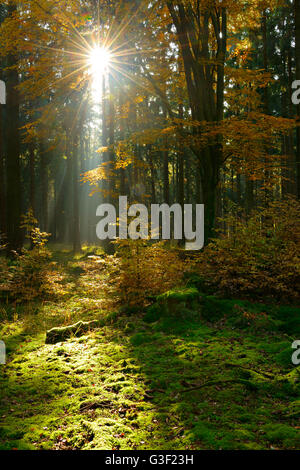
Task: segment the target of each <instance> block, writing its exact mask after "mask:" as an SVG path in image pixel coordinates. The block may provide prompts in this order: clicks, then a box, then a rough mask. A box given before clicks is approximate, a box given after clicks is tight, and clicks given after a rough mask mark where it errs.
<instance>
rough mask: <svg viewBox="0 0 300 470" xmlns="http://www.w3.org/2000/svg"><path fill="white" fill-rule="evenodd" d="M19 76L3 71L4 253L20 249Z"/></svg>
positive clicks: (10, 61) (14, 71)
mask: <svg viewBox="0 0 300 470" xmlns="http://www.w3.org/2000/svg"><path fill="white" fill-rule="evenodd" d="M8 12H9V15H12V14H14V13H15V12H16V7H15V5H13V4H12V3H9V6H8ZM16 63H17V58H16V57H15V56H13V55H9V56H8V61H7V65H8V67H14V66H15V65H16ZM18 84H19V75H18V70H17V69H16V68H13V69H12V68H10V69H9V70H8V71H7V82H6V85H7V105H6V106H7V115H6V131H5V135H6V138H7V160H6V182H7V194H6V201H7V241H8V251H9V252H11V250H15V251H19V250H20V249H21V247H22V230H21V227H20V224H21V178H20V135H19V128H20V116H19V107H20V104H19V92H18V90H17V86H18Z"/></svg>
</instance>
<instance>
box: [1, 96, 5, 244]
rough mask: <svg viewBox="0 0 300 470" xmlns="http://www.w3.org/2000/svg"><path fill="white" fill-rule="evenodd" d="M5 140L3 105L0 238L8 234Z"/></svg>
mask: <svg viewBox="0 0 300 470" xmlns="http://www.w3.org/2000/svg"><path fill="white" fill-rule="evenodd" d="M3 138H4V132H3V109H2V105H0V236H2V235H5V234H6V200H5V158H4V145H3V140H4V139H3Z"/></svg>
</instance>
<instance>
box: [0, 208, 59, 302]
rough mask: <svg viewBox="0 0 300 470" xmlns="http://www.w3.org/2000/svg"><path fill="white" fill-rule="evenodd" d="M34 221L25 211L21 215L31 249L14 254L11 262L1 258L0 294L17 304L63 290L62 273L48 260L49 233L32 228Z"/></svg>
mask: <svg viewBox="0 0 300 470" xmlns="http://www.w3.org/2000/svg"><path fill="white" fill-rule="evenodd" d="M36 223H37V220H36V219H35V218H34V217H33V212H32V210H29V211H28V213H27V214H26V215H25V216H23V220H22V228H25V229H26V236H27V238H28V239H29V240H30V242H31V245H32V246H33V249H31V250H27V249H23V251H22V253H14V255H15V259H14V261H13V262H9V261H8V260H6V259H4V258H3V259H1V264H2V266H1V268H2V269H1V275H0V294H1V293H2V294H5V295H6V296H7V297H8V298H10V299H11V300H14V301H16V302H18V303H20V302H28V301H30V300H33V299H36V298H39V299H41V298H47V297H49V296H50V295H51V296H53V295H54V296H55V295H59V294H63V293H64V291H63V290H62V288H61V286H60V285H59V282H61V281H62V279H63V276H61V274H60V273H59V272H57V271H56V270H55V269H54V268H55V263H53V262H51V253H50V251H49V250H48V249H47V247H46V243H47V240H48V237H49V234H48V233H45V232H41V230H40V229H39V228H38V227H35V224H36Z"/></svg>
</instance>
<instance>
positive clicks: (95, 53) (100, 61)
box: [89, 47, 111, 75]
mask: <svg viewBox="0 0 300 470" xmlns="http://www.w3.org/2000/svg"><path fill="white" fill-rule="evenodd" d="M110 61H111V54H110V52H109V50H108V49H106V48H105V47H95V48H94V49H92V50H91V52H90V55H89V64H90V66H91V70H92V73H93V75H104V74H105V73H106V72H107V70H108V68H109V65H110Z"/></svg>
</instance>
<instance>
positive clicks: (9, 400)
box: [0, 254, 299, 450]
mask: <svg viewBox="0 0 300 470" xmlns="http://www.w3.org/2000/svg"><path fill="white" fill-rule="evenodd" d="M58 262H59V263H60V264H61V266H65V269H66V270H69V268H70V266H69V265H68V263H69V262H71V263H74V259H73V258H72V259H70V255H69V254H64V255H61V260H59V258H58ZM85 262H86V261H85V258H84V257H83V258H80V259H79V258H78V259H76V266H77V265H78V267H80V266H81V263H82V269H84V270H85V272H87V271H86V266H85V265H84V263H85ZM71 268H72V266H71ZM72 276H73V281H74V287H73V295H72V296H70V298H69V299H64V300H62V301H59V302H56V303H55V302H52V303H48V304H44V305H37V304H36V303H35V304H33V305H32V306H30V305H28V306H27V307H26V309H23V310H22V309H19V310H18V315H19V316H18V318H17V317H15V319H14V320H13V308H11V312H10V314H9V316H7V317H6V318H5V320H4V321H3V322H2V324H1V326H0V334H1V339H2V338H3V339H4V340H5V342H6V343H7V344H8V345H9V353H8V363H7V365H6V366H4V367H3V368H2V367H1V368H0V419H1V423H0V425H1V426H2V429H1V432H0V448H1V449H12V448H18V449H31V448H33V449H57V450H66V449H83V450H87V449H99V450H100V449H103V450H108V449H109V450H110V449H113V448H114V449H121V450H134V449H154V450H160V449H170V450H171V449H177V450H181V449H182V450H187V449H191V450H192V449H220V448H222V449H270V448H271V446H273V447H276V448H280V449H295V448H299V437H298V436H299V430H298V429H296V428H297V423H298V420H299V403H298V402H299V400H298V397H299V371H298V368H293V367H292V366H291V369H288V367H290V366H288V364H287V362H285V357H284V354H286V352H285V351H288V350H289V347H290V346H289V340H288V339H287V338H286V331H287V330H286V331H283V330H282V323H281V322H283V321H284V320H283V318H284V314H285V313H286V314H287V317H288V322H289V323H290V325H291V324H295V322H294V320H295V318H294V317H293V315H295V314H297V310H295V309H294V310H293V309H290V310H289V309H283V310H282V308H281V307H277V306H273V307H267V306H264V305H262V304H251V303H250V302H244V301H237V300H234V301H233V300H226V299H220V298H215V297H213V296H205V295H201V296H199V293H198V291H197V290H190V289H179V290H175V291H171V292H170V293H168V294H167V295H165V296H162V297H161V298H160V299H157V302H156V303H155V305H153V306H152V307H151V308H150V309H148V311H147V312H146V316H145V317H143V315H142V313H141V312H139V311H138V312H136V314H135V315H133V316H132V317H131V318H130V319H129V318H128V317H127V316H126V315H120V312H113V313H111V314H109V313H108V314H107V313H103V311H102V310H101V309H99V307H98V305H97V306H96V307H94V301H95V298H94V294H91V293H90V292H89V283H90V282H92V281H93V276H94V274H93V273H90V274H89V273H88V272H87V274H84V275H82V274H81V275H80V270H79V269H78V272H77V269H76V270H75V271H74V270H73V272H72ZM73 281H72V282H73ZM99 297H101V295H100V294H99ZM5 308H6V307H5ZM244 310H246V311H248V312H253V313H259V312H266V313H267V315H268V316H269V317H270V319H271V320H272V322H270V329H265V328H264V327H263V326H262V325H261V326H259V327H258V326H257V325H254V326H253V327H252V326H249V325H248V326H247V325H242V324H240V326H238V323H236V320H238V319H239V317H240V316H241V311H244ZM148 314H149V317H148V320H149V319H150V320H151V323H150V322H149V323H147V321H145V320H147V315H148ZM151 315H152V317H151ZM150 317H151V318H150ZM83 318H84V321H90V320H93V319H94V318H96V319H97V321H99V325H101V327H100V328H99V329H97V330H96V331H91V332H87V333H85V334H84V336H82V337H80V338H77V337H74V336H73V337H71V338H69V339H68V341H66V342H64V343H63V344H55V345H51V344H49V345H48V344H47V345H45V344H44V333H45V331H46V330H47V329H51V328H53V327H61V326H65V325H68V324H76V322H78V321H82V320H83ZM129 320H130V321H129ZM293 322H294V323H293ZM286 357H287V356H286ZM243 380H244V381H245V382H244V384H243V382H242V381H243ZM207 381H210V382H213V385H211V386H209V387H205V388H203V389H201V388H200V389H197V386H198V385H201V384H203V383H205V382H207ZM246 382H247V383H248V382H251V383H252V382H253V383H254V385H257V388H256V389H255V390H254V389H249V387H246V386H245V383H246ZM193 387H194V388H196V389H194V391H191V392H187V390H189V389H191V388H193ZM229 404H230V406H229ZM282 426H284V427H282Z"/></svg>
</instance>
